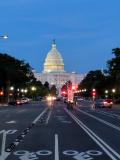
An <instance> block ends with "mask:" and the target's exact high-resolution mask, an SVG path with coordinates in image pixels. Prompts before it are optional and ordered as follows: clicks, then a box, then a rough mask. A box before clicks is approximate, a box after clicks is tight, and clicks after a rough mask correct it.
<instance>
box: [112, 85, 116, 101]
mask: <svg viewBox="0 0 120 160" xmlns="http://www.w3.org/2000/svg"><path fill="white" fill-rule="evenodd" d="M115 92H116V89H114V88H113V89H112V95H113V101H114V98H115V97H114V96H115Z"/></svg>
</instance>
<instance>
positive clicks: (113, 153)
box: [65, 108, 120, 160]
mask: <svg viewBox="0 0 120 160" xmlns="http://www.w3.org/2000/svg"><path fill="white" fill-rule="evenodd" d="M65 111H66V112H67V113H68V114H69V116H70V117H71V118H72V119H73V120H74V121H75V122H76V123H77V124H78V125H79V126H80V127H81V128H82V129H83V130H84V131H85V132H86V133H87V134H88V135H89V136H90V137H91V138H92V139H93V141H94V142H95V143H96V144H98V145H99V146H100V148H101V149H102V150H104V152H105V153H106V154H107V155H108V156H109V157H110V158H111V159H112V160H118V159H120V155H119V154H118V153H117V152H116V151H115V150H114V149H113V148H112V147H110V146H109V145H108V144H107V143H106V142H105V141H103V140H102V139H101V138H100V137H99V136H97V135H96V134H95V133H94V132H93V131H92V130H91V129H89V128H88V127H87V126H86V125H84V123H82V121H80V120H79V119H78V118H76V117H75V116H74V115H73V114H72V113H71V112H70V111H68V110H67V109H66V108H65ZM116 157H117V158H116Z"/></svg>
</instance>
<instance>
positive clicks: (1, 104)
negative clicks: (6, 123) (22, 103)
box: [0, 103, 8, 107]
mask: <svg viewBox="0 0 120 160" xmlns="http://www.w3.org/2000/svg"><path fill="white" fill-rule="evenodd" d="M7 106H8V104H6V103H0V107H7Z"/></svg>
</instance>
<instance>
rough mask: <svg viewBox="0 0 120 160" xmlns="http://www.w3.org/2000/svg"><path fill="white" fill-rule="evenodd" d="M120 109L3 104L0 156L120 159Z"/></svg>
mask: <svg viewBox="0 0 120 160" xmlns="http://www.w3.org/2000/svg"><path fill="white" fill-rule="evenodd" d="M119 139H120V109H119V108H112V109H92V108H91V102H89V101H80V102H79V103H78V105H77V106H76V107H75V108H74V110H68V109H67V107H66V104H65V103H63V102H61V101H56V102H55V103H54V106H52V107H50V106H48V105H47V102H42V101H41V102H37V103H31V104H24V105H20V106H8V107H1V108H0V160H92V159H93V160H111V159H112V160H119V159H120V140H119Z"/></svg>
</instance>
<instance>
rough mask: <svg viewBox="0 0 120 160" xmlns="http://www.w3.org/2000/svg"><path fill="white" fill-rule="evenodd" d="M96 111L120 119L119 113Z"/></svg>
mask: <svg viewBox="0 0 120 160" xmlns="http://www.w3.org/2000/svg"><path fill="white" fill-rule="evenodd" d="M95 112H97V113H101V114H103V115H107V116H109V117H112V118H117V119H120V116H119V115H117V114H114V113H108V112H104V111H100V110H95Z"/></svg>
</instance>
